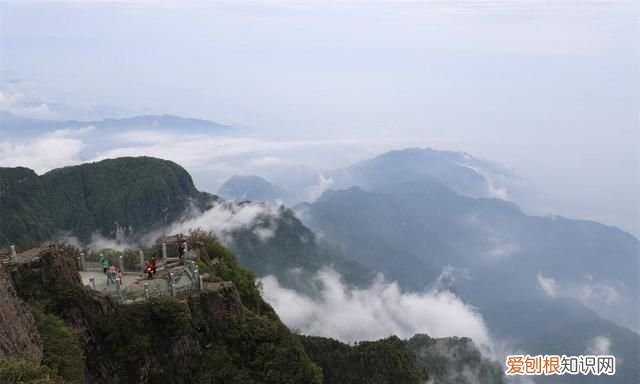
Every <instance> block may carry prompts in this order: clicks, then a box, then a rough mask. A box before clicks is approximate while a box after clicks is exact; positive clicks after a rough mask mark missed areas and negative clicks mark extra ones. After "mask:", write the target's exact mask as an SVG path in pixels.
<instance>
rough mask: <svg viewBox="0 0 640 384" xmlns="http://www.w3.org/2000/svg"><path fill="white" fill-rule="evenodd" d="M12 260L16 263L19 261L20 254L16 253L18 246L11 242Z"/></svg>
mask: <svg viewBox="0 0 640 384" xmlns="http://www.w3.org/2000/svg"><path fill="white" fill-rule="evenodd" d="M11 261H13V262H14V263H15V262H17V261H18V254H17V253H16V246H15V245H13V244H11Z"/></svg>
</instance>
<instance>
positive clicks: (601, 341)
mask: <svg viewBox="0 0 640 384" xmlns="http://www.w3.org/2000/svg"><path fill="white" fill-rule="evenodd" d="M584 352H585V353H586V354H588V355H610V354H611V339H610V338H608V337H606V336H596V337H594V338H593V339H591V341H590V342H589V345H588V346H587V349H586V350H585V351H584Z"/></svg>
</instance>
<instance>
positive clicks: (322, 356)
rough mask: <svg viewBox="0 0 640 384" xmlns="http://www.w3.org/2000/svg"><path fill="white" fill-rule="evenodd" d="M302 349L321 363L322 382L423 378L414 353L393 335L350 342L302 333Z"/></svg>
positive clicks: (403, 382) (397, 383) (401, 383)
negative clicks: (373, 339)
mask: <svg viewBox="0 0 640 384" xmlns="http://www.w3.org/2000/svg"><path fill="white" fill-rule="evenodd" d="M301 340H302V344H303V345H304V347H305V350H306V351H307V353H308V354H309V356H310V357H311V359H312V360H313V361H315V362H316V363H317V364H318V365H320V367H322V371H323V375H324V383H325V384H391V383H393V384H409V383H423V382H424V381H425V380H426V375H425V373H424V371H422V369H421V368H420V366H419V364H418V362H417V361H416V358H415V356H414V354H413V353H412V352H411V351H410V350H409V348H407V346H406V344H405V343H404V342H403V341H402V340H400V339H399V338H397V337H395V336H392V337H389V338H387V339H383V340H378V341H366V342H360V343H356V344H355V345H353V346H351V345H348V344H344V343H341V342H339V341H337V340H333V339H328V338H323V337H314V336H303V337H302V338H301Z"/></svg>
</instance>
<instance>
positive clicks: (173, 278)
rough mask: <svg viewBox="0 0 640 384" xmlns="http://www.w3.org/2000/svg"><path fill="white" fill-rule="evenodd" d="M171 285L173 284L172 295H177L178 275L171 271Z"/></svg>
mask: <svg viewBox="0 0 640 384" xmlns="http://www.w3.org/2000/svg"><path fill="white" fill-rule="evenodd" d="M169 285H170V286H171V296H175V295H176V275H175V274H174V273H173V272H171V273H169Z"/></svg>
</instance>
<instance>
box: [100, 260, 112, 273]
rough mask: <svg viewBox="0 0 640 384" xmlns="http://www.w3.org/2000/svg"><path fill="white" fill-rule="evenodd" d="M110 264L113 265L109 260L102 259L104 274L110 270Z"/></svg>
mask: <svg viewBox="0 0 640 384" xmlns="http://www.w3.org/2000/svg"><path fill="white" fill-rule="evenodd" d="M110 264H111V263H109V260H107V259H102V271H103V272H104V273H107V269H109V265H110Z"/></svg>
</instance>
